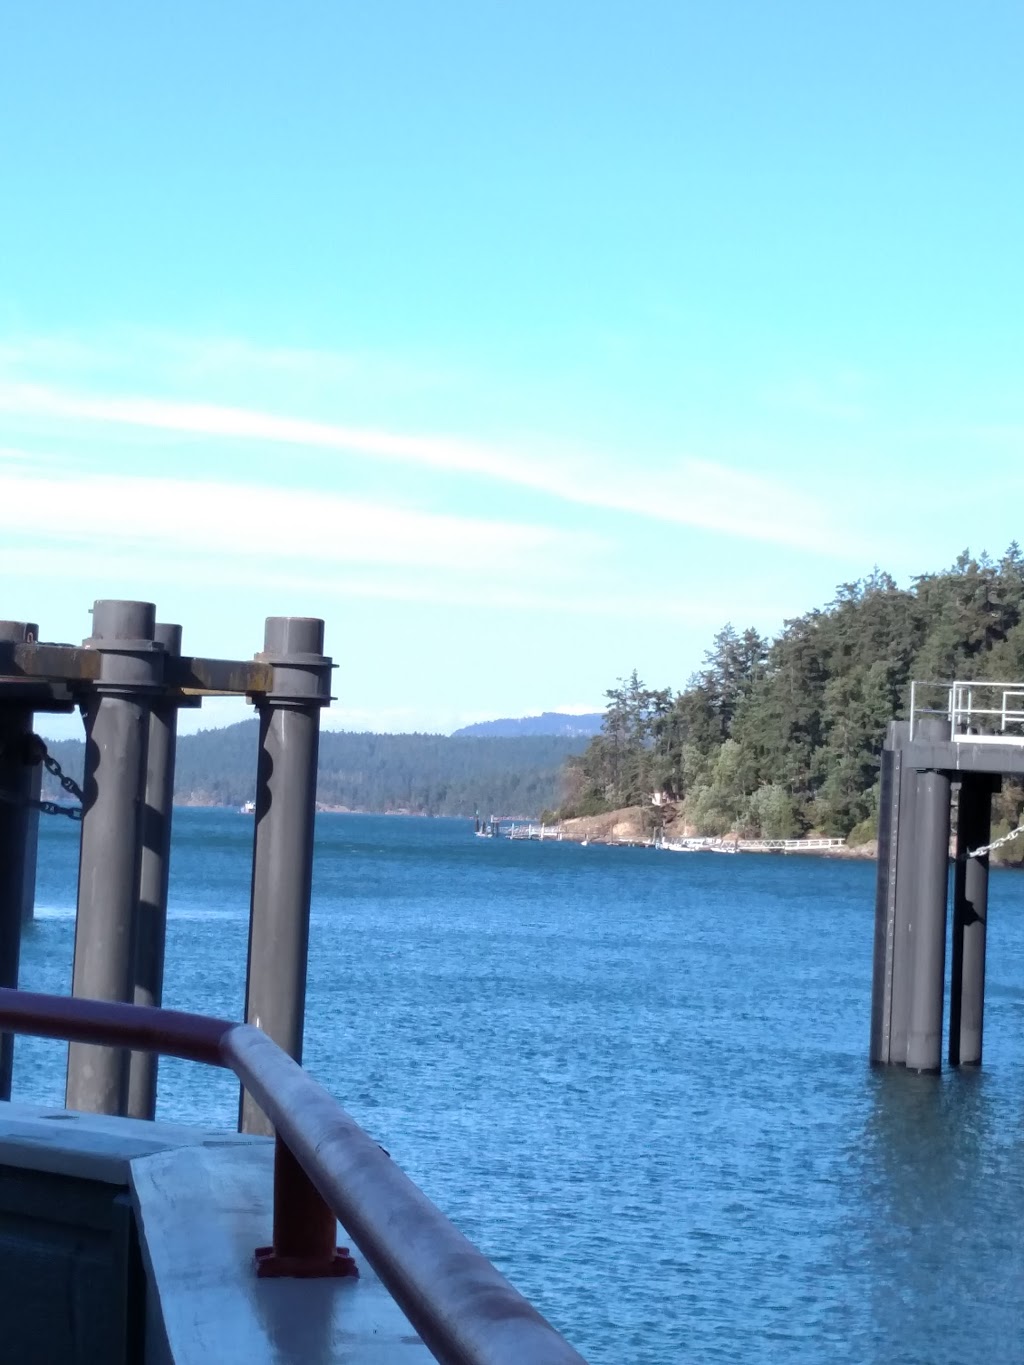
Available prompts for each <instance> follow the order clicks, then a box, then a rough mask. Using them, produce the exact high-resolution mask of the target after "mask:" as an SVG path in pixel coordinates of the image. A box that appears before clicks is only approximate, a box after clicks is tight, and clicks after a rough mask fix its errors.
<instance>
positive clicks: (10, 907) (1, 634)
mask: <svg viewBox="0 0 1024 1365" xmlns="http://www.w3.org/2000/svg"><path fill="white" fill-rule="evenodd" d="M37 638H38V630H37V628H36V626H35V625H33V624H30V623H29V622H27V621H0V640H3V641H4V642H5V643H8V642H14V643H15V644H20V643H21V642H22V641H25V640H35V639H37ZM31 734H32V711H31V709H30V708H29V707H28V706H26V705H23V704H21V703H15V704H9V703H7V704H0V986H17V984H18V965H19V960H20V957H21V924H22V919H23V916H24V907H25V897H26V886H27V863H28V858H27V854H28V847H29V841H30V838H31V826H32V812H30V811H29V809H28V806H27V804H26V802H27V801H28V800H30V799H31V796H32V788H33V773H34V772H35V771H36V769H35V768H33V767H32V766H30V763H29V761H28V757H29V756H28V743H29V739H30V737H31ZM33 869H34V864H33ZM32 884H33V890H34V888H35V878H34V877H33V879H32ZM13 1066H14V1035H13V1034H11V1033H5V1034H3V1035H0V1099H4V1100H9V1099H10V1098H11V1073H12V1069H13Z"/></svg>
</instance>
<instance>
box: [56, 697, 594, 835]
mask: <svg viewBox="0 0 1024 1365" xmlns="http://www.w3.org/2000/svg"><path fill="white" fill-rule="evenodd" d="M258 738H259V732H258V722H257V721H256V720H248V721H242V722H241V723H240V724H238V725H231V726H227V727H226V728H224V729H222V730H205V731H200V733H199V734H196V735H184V736H182V738H181V739H180V740H179V741H178V756H177V772H176V780H175V799H176V800H178V801H182V802H190V803H193V804H202V805H224V806H240V805H241V804H242V802H243V801H247V800H248V799H249V798H250V797H251V796H252V795H253V787H254V783H255V774H256V746H257V743H258ZM585 744H586V739H585V738H583V737H575V738H566V737H562V736H532V737H521V738H512V739H503V738H478V739H472V738H467V739H449V738H448V737H447V736H444V735H371V734H345V733H339V732H337V731H328V732H325V733H324V734H322V735H321V737H320V767H319V779H318V783H317V797H318V800H319V801H320V802H321V803H322V804H324V805H327V806H339V807H344V808H345V809H348V810H358V811H409V812H412V813H415V814H423V815H468V816H471V815H472V814H473V813H474V811H476V810H479V811H480V812H481V814H484V815H489V814H491V813H494V814H498V815H522V816H534V815H537V814H538V813H539V812H540V811H541V810H543V809H544V808H545V807H548V806H553V805H555V804H556V803H557V800H558V791H559V783H560V774H561V771H562V768H563V765H564V763H565V760H566V758H567V757H569V756H570V755H572V754H576V753H579V751H580V750H581V749H582V748H583V746H584V745H585ZM49 748H50V751H51V753H53V754H54V755H55V756H56V758H57V759H58V760H59V762H60V763H61V764H62V765H63V766H64V768H65V770H66V771H68V772H70V773H72V775H73V776H75V777H76V778H79V779H80V777H81V770H82V757H83V745H82V743H81V742H80V741H71V740H64V741H61V742H59V743H51V744H50V745H49ZM52 794H54V795H55V794H56V792H53V793H52Z"/></svg>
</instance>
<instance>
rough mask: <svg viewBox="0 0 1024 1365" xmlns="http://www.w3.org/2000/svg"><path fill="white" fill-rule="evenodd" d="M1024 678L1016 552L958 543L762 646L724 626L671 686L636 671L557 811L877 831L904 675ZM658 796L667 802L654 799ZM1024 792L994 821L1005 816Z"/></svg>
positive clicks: (773, 834)
mask: <svg viewBox="0 0 1024 1365" xmlns="http://www.w3.org/2000/svg"><path fill="white" fill-rule="evenodd" d="M953 678H959V679H964V680H967V679H972V678H993V679H1018V678H1019V679H1024V556H1022V554H1021V551H1020V549H1019V548H1018V546H1017V545H1016V543H1014V544H1013V545H1011V546H1010V548H1009V549H1008V550H1007V552H1006V554H1005V555H1004V556H1003V557H1002V558H1001V559H1000V560H999V561H993V560H992V559H990V558H989V557H988V556H987V555H985V554H982V555H981V556H979V557H978V558H974V557H973V556H972V555H971V554H970V553H969V552H968V551H964V553H963V554H962V555H960V557H959V558H958V559H957V561H956V563H955V564H954V565H953V566H952V567H951V568H950V569H947V570H945V571H943V572H941V573H933V574H923V575H921V576H920V577H918V578H916V579H914V580H913V582H912V583H911V585H910V587H908V588H901V587H898V586H897V584H896V583H895V581H894V580H893V579H892V578H891V577H890V576H889V575H888V574H886V573H882V572H879V571H877V570H876V571H875V572H874V573H872V574H871V575H870V576H869V577H868V578H865V579H863V580H861V581H860V582H857V583H845V584H843V585H842V586H840V587H839V588H838V589H837V591H836V597H835V600H834V601H833V602H831V603H830V604H829V605H828V606H827V607H826V608H824V609H822V610H815V611H811V612H808V613H807V614H806V615H805V616H801V617H798V618H797V619H795V620H792V621H787V622H786V623H785V626H784V628H783V630H782V632H781V634H780V635H779V636H778V637H777V638H776V639H774V640H765V639H762V638H761V636H759V635H758V633H757V631H755V630H745V631H743V632H742V633H740V632H738V631H736V630H735V629H734V628H733V627H732V626H731V625H726V626H725V627H723V629H722V630H720V631H719V632H718V634H717V635H716V636H715V639H714V644H713V645H712V647H711V649H710V650H709V651H708V652H707V654H706V655H705V659H704V667H703V668H702V669H701V670H700V672H698V673H697V674H696V675H695V676H694V677H692V678H691V679H690V681H689V683H688V684H687V686H686V687H685V689H684V690H683V691H681V692H676V693H674V692H672V691H671V690H670V689H667V688H666V689H652V688H649V687H647V686H646V685H645V684H644V683H643V682H642V681H641V680H640V679H639V678H638V677H637V675H636V673H635V672H634V673H633V675H632V676H631V677H630V678H629V679H627V680H625V681H622V682H620V684H619V686H618V687H616V688H613V689H611V690H610V691H609V692H608V693H606V695H607V697H608V707H607V711H606V714H605V720H604V727H603V730H602V732H601V734H600V735H598V736H597V737H596V738H595V739H594V740H592V741H591V743H590V745H589V746H588V747H587V749H586V750H585V751H584V752H583V753H582V754H580V755H579V756H577V757H573V758H571V759H570V760H569V761H568V763H567V766H566V772H565V778H564V783H565V785H564V791H563V795H564V799H563V804H562V813H563V814H566V815H568V814H596V813H599V812H601V811H605V810H611V809H616V808H618V807H621V806H629V805H636V804H641V805H643V806H645V808H646V809H647V811H648V818H649V820H650V821H651V822H652V823H657V822H659V821H660V820H662V819H664V816H665V812H666V811H671V812H672V813H674V814H676V815H680V816H681V817H682V818H683V820H684V821H685V823H687V824H689V825H691V826H693V827H694V828H695V829H696V830H697V831H699V832H701V833H707V834H724V833H726V832H729V831H733V830H736V831H739V832H741V833H746V834H755V835H756V834H761V835H764V836H765V837H770V838H780V837H789V836H793V835H798V834H802V833H805V832H807V831H809V830H812V829H813V830H818V831H821V832H822V833H826V834H830V835H850V834H851V832H852V833H853V834H854V837H855V838H863V837H866V836H867V835H868V833H873V832H874V824H875V820H876V817H877V799H878V756H879V752H880V750H881V746H882V741H883V739H884V736H885V729H886V724H887V722H888V721H889V720H890V719H892V718H893V717H899V716H903V715H905V714H906V709H907V706H908V704H909V684H910V682H911V680H912V679H929V680H931V679H953ZM655 793H657V794H659V795H660V796H663V797H664V799H665V800H666V802H667V803H668V804H667V805H666V806H661V807H659V806H655V805H652V804H651V802H652V796H653V795H654V794H655ZM1020 806H1021V793H1020V789H1019V787H1017V786H1016V785H1014V784H1007V785H1006V788H1005V790H1004V793H1003V795H1002V797H1001V798H999V805H998V808H997V816H998V817H999V819H1000V820H1001V822H1002V824H1003V825H1006V824H1007V823H1008V822H1009V821H1010V820H1011V819H1012V820H1014V821H1015V819H1016V816H1017V813H1018V811H1019V809H1020Z"/></svg>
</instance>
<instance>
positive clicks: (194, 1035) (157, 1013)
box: [0, 987, 585, 1365]
mask: <svg viewBox="0 0 1024 1365" xmlns="http://www.w3.org/2000/svg"><path fill="white" fill-rule="evenodd" d="M0 1031H2V1032H7V1033H28V1034H34V1035H35V1036H37V1037H43V1038H63V1039H65V1040H67V1041H68V1042H76V1043H97V1044H100V1045H101V1046H108V1047H124V1048H130V1049H132V1050H133V1051H136V1052H160V1053H163V1054H164V1055H166V1056H171V1057H182V1058H184V1059H185V1060H186V1061H195V1062H203V1063H205V1064H207V1065H211V1066H223V1067H227V1068H229V1069H230V1070H232V1071H233V1072H234V1073H235V1075H236V1076H237V1077H238V1078H239V1080H240V1081H241V1082H242V1084H243V1085H244V1086H245V1088H246V1089H247V1090H248V1091H249V1093H250V1094H251V1095H252V1096H253V1098H254V1099H255V1100H256V1102H257V1104H259V1105H260V1107H261V1108H262V1109H263V1111H264V1113H266V1115H267V1117H268V1118H269V1119H270V1120H271V1122H272V1123H273V1124H274V1127H275V1130H276V1133H277V1144H278V1145H277V1152H278V1157H280V1156H281V1148H282V1145H283V1146H284V1147H285V1149H286V1151H287V1152H288V1153H290V1154H291V1156H292V1157H294V1159H295V1161H297V1162H298V1165H299V1166H300V1167H301V1169H302V1171H303V1172H304V1173H305V1176H306V1177H308V1179H309V1181H310V1182H312V1185H313V1186H315V1188H316V1190H317V1191H318V1192H319V1195H320V1196H321V1197H322V1199H323V1200H324V1201H325V1203H326V1206H327V1208H329V1209H330V1211H331V1215H332V1218H331V1223H332V1233H333V1219H334V1218H337V1219H340V1221H341V1222H342V1224H343V1225H344V1227H345V1230H346V1232H348V1233H349V1234H350V1236H351V1238H352V1240H353V1242H354V1243H355V1244H356V1246H357V1247H358V1248H359V1250H360V1251H361V1252H362V1254H363V1256H365V1258H366V1260H367V1261H368V1262H369V1264H370V1265H371V1266H372V1267H373V1269H374V1270H375V1271H376V1273H377V1274H378V1276H379V1277H380V1279H381V1281H382V1283H383V1284H384V1286H385V1287H386V1288H387V1289H388V1291H389V1292H390V1293H391V1295H392V1297H393V1298H394V1299H395V1301H396V1303H398V1305H399V1307H400V1308H401V1309H402V1310H403V1311H404V1313H405V1314H406V1316H407V1317H408V1319H409V1321H410V1322H411V1323H412V1325H413V1327H415V1329H416V1331H417V1332H418V1333H419V1334H420V1336H421V1337H422V1338H423V1341H424V1343H425V1344H426V1346H427V1348H428V1349H429V1350H430V1351H431V1353H432V1354H433V1355H434V1356H435V1358H436V1359H437V1360H439V1361H442V1362H443V1363H444V1365H527V1362H529V1365H585V1362H584V1360H583V1357H582V1356H581V1355H579V1353H578V1352H577V1351H576V1350H575V1349H574V1348H573V1347H572V1346H570V1345H569V1343H568V1342H567V1341H566V1340H565V1338H564V1337H563V1336H561V1334H560V1333H559V1332H557V1331H556V1330H555V1328H554V1327H552V1326H551V1324H550V1323H549V1322H548V1321H547V1320H546V1319H545V1318H543V1317H542V1316H541V1315H540V1313H538V1312H537V1310H536V1309H535V1308H534V1307H533V1306H532V1304H530V1303H528V1302H527V1300H526V1299H524V1298H523V1296H522V1295H521V1294H520V1293H519V1292H518V1290H516V1289H514V1288H513V1286H512V1285H511V1284H510V1283H509V1282H508V1280H506V1279H505V1277H504V1276H503V1275H502V1274H501V1273H500V1271H498V1270H497V1269H495V1267H494V1266H493V1265H492V1264H491V1263H490V1261H488V1260H487V1258H486V1257H485V1256H484V1255H483V1253H482V1252H480V1251H479V1250H478V1249H477V1248H476V1247H475V1246H473V1244H472V1243H471V1242H470V1241H468V1240H467V1239H466V1238H465V1237H464V1236H463V1235H462V1233H461V1232H459V1230H458V1229H457V1228H456V1227H455V1226H454V1225H453V1224H452V1223H451V1222H449V1220H448V1219H447V1218H446V1217H445V1215H444V1214H443V1213H442V1212H441V1211H440V1209H438V1208H437V1206H436V1205H435V1204H433V1203H431V1201H430V1200H429V1199H428V1198H427V1196H426V1195H425V1194H424V1193H423V1192H422V1191H421V1190H420V1189H419V1188H418V1187H417V1186H416V1185H414V1184H413V1182H412V1181H411V1180H410V1179H409V1177H408V1176H406V1175H405V1174H404V1172H403V1171H401V1170H400V1169H399V1167H398V1166H396V1165H395V1164H394V1162H392V1161H391V1159H390V1157H389V1156H388V1155H387V1154H386V1153H385V1152H384V1151H383V1150H382V1149H381V1148H380V1147H379V1146H378V1145H377V1143H376V1142H374V1140H373V1139H372V1138H371V1137H370V1136H369V1134H367V1133H366V1132H364V1131H363V1129H362V1128H360V1127H359V1125H358V1123H356V1121H355V1119H353V1118H352V1117H351V1115H349V1114H347V1113H346V1112H345V1110H344V1109H343V1108H342V1107H341V1105H340V1104H338V1102H337V1101H336V1100H335V1099H333V1098H332V1097H331V1095H329V1094H328V1092H327V1091H326V1090H324V1089H323V1087H322V1086H320V1085H319V1084H318V1083H317V1082H316V1081H314V1080H313V1078H312V1077H311V1076H310V1075H309V1074H308V1073H307V1072H305V1071H303V1069H302V1067H300V1066H299V1065H298V1064H297V1063H296V1062H294V1061H293V1060H292V1059H291V1057H289V1056H288V1055H287V1053H285V1052H284V1051H282V1049H281V1048H279V1047H278V1046H277V1044H276V1043H275V1042H274V1041H273V1040H272V1039H271V1038H269V1037H268V1036H267V1035H266V1034H265V1033H262V1032H260V1030H259V1029H256V1028H253V1027H252V1026H251V1025H250V1024H238V1023H232V1022H231V1021H230V1020H226V1019H215V1018H210V1017H208V1016H206V1015H200V1014H186V1013H183V1012H181V1011H178V1010H165V1009H158V1008H156V1007H153V1006H145V1005H129V1004H120V1003H116V1002H111V1001H102V1000H83V999H78V998H69V997H67V996H57V995H42V994H37V993H33V992H28V991H19V990H12V989H10V988H9V987H0ZM288 1165H289V1166H291V1165H294V1163H293V1162H291V1161H289V1162H288ZM282 1188H283V1182H282V1184H281V1185H278V1183H277V1180H276V1179H275V1208H274V1222H275V1240H276V1231H277V1226H278V1223H279V1221H281V1222H284V1221H285V1220H286V1215H287V1210H285V1209H279V1208H278V1207H277V1197H278V1196H280V1195H281V1191H282Z"/></svg>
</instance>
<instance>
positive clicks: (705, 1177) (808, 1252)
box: [15, 810, 1024, 1365]
mask: <svg viewBox="0 0 1024 1365" xmlns="http://www.w3.org/2000/svg"><path fill="white" fill-rule="evenodd" d="M175 821H176V840H175V865H174V873H173V876H172V885H171V914H170V922H169V926H168V939H167V979H166V989H165V1003H167V1004H168V1005H174V1006H177V1007H179V1008H184V1009H195V1010H202V1011H206V1012H210V1013H219V1014H227V1015H231V1016H234V1017H238V1016H239V1015H240V1013H241V1009H242V1001H243V990H244V987H243V981H244V972H245V954H246V933H247V924H246V921H247V913H248V878H249V870H250V857H251V839H252V823H251V821H249V820H246V819H244V818H243V817H241V816H239V815H236V814H234V813H231V812H216V811H195V810H183V811H179V812H177V813H176V816H175ZM44 823H45V830H44V843H43V845H42V848H41V856H40V885H39V893H38V902H39V906H40V909H39V911H38V914H37V919H36V922H35V923H34V925H33V926H32V927H31V929H30V930H29V931H28V933H27V937H26V940H25V944H24V950H23V968H22V983H23V985H25V986H26V987H28V988H31V989H39V990H51V991H60V992H67V991H68V989H69V985H70V974H71V953H72V943H73V931H74V922H73V918H72V904H73V899H74V883H75V871H76V857H77V851H76V837H77V835H76V830H75V829H74V828H73V827H72V826H70V825H69V824H67V823H65V822H63V821H57V820H51V821H48V822H44ZM992 880H993V885H992V893H991V901H992V917H991V925H990V934H989V981H988V991H987V1014H986V1037H985V1049H986V1051H985V1062H986V1064H985V1068H984V1070H983V1072H981V1073H980V1074H976V1075H968V1074H965V1075H954V1074H948V1075H944V1076H943V1077H942V1078H934V1077H916V1076H908V1075H905V1074H898V1073H891V1074H876V1073H873V1072H872V1071H871V1070H870V1069H869V1067H868V1066H867V1064H866V1060H865V1059H866V1052H867V1038H868V1011H869V999H870V982H871V935H872V913H873V910H872V906H873V882H874V866H873V865H872V864H867V863H841V862H825V861H818V860H814V859H810V858H807V859H773V858H770V857H755V856H743V857H737V858H722V857H716V856H714V855H708V854H701V855H696V854H695V855H672V854H656V853H651V852H647V851H645V850H632V849H621V850H620V849H604V848H597V847H590V848H579V847H576V846H572V845H563V844H545V845H539V844H519V843H517V844H512V843H508V842H506V841H489V840H480V839H474V838H473V837H472V833H471V829H470V826H469V824H468V823H467V822H457V821H447V820H416V819H398V818H395V819H388V818H377V817H371V816H344V815H324V816H321V817H319V823H318V827H317V854H316V868H315V875H314V887H315V890H314V907H313V918H312V925H311V945H310V957H311V960H310V974H309V998H308V1016H307V1028H306V1058H305V1060H306V1064H307V1066H308V1067H309V1068H310V1069H311V1070H312V1071H313V1072H314V1073H315V1074H316V1075H317V1076H318V1077H319V1078H320V1079H321V1080H322V1081H323V1082H324V1083H325V1084H326V1085H327V1086H328V1087H329V1088H330V1090H331V1091H332V1092H333V1093H334V1094H336V1095H337V1096H338V1097H339V1099H341V1100H342V1102H343V1103H344V1104H345V1105H346V1107H347V1108H348V1109H349V1110H351V1112H352V1113H353V1114H354V1115H355V1116H356V1117H357V1118H358V1119H359V1120H360V1121H361V1122H362V1123H363V1125H364V1126H365V1127H366V1128H367V1129H368V1130H369V1131H370V1132H371V1133H373V1134H374V1135H375V1136H376V1137H377V1138H378V1139H379V1140H380V1141H381V1142H383V1143H384V1145H385V1146H386V1147H387V1148H388V1150H389V1151H390V1152H391V1153H392V1155H393V1156H394V1158H395V1159H396V1160H397V1161H398V1162H399V1163H400V1164H401V1165H402V1166H403V1167H404V1168H405V1169H406V1170H407V1171H408V1172H409V1173H410V1174H411V1175H412V1176H413V1178H414V1179H415V1180H416V1181H417V1182H419V1183H420V1184H421V1185H422V1186H423V1187H424V1188H425V1189H426V1190H427V1192H428V1193H429V1194H430V1195H431V1197H432V1198H433V1199H434V1200H435V1201H436V1202H437V1203H438V1204H439V1205H440V1206H441V1207H442V1208H443V1209H444V1210H445V1211H446V1212H447V1213H448V1214H449V1215H450V1216H451V1217H452V1218H453V1219H454V1221H455V1222H456V1223H457V1224H458V1225H459V1226H460V1227H461V1228H462V1229H463V1230H464V1231H465V1232H466V1233H467V1234H468V1235H469V1236H470V1237H472V1238H473V1240H474V1241H476V1242H477V1243H478V1244H479V1245H480V1246H481V1247H483V1248H484V1250H485V1251H486V1252H487V1253H488V1254H489V1255H490V1256H491V1257H492V1259H494V1260H495V1261H496V1262H497V1263H498V1264H499V1265H500V1266H501V1267H502V1269H503V1270H505V1272H506V1273H507V1274H508V1275H509V1276H510V1278H511V1279H512V1280H513V1281H514V1282H515V1283H516V1284H517V1285H518V1287H519V1288H520V1289H522V1290H523V1292H524V1293H526V1294H527V1295H528V1297H529V1298H531V1299H532V1300H533V1301H534V1302H535V1303H536V1304H537V1305H538V1307H540V1308H541V1310H542V1311H543V1312H544V1313H545V1314H546V1315H547V1316H548V1317H549V1318H551V1319H552V1321H554V1322H555V1323H556V1324H557V1325H558V1326H559V1327H561V1328H562V1329H563V1330H564V1331H565V1332H566V1334H567V1335H568V1336H569V1337H570V1339H571V1340H572V1341H573V1342H574V1343H575V1344H576V1345H577V1346H578V1347H579V1349H580V1350H581V1351H582V1352H583V1354H584V1355H586V1356H587V1357H588V1359H589V1360H590V1361H591V1362H593V1365H623V1363H624V1362H627V1361H629V1362H638V1363H640V1365H674V1362H677V1361H682V1360H684V1359H691V1360H700V1361H716V1360H719V1361H737V1360H744V1361H785V1360H800V1361H819V1360H820V1361H824V1360H829V1361H831V1360H850V1361H880V1362H881V1361H885V1362H922V1365H925V1363H927V1365H943V1363H944V1362H950V1363H951V1365H952V1362H957V1363H958V1365H959V1362H963V1361H967V1360H979V1359H988V1360H992V1361H1010V1360H1024V1344H1022V1343H1024V1309H1022V1302H1024V1246H1022V1239H1021V1237H1020V1227H1021V1225H1022V1223H1024V1037H1022V1029H1021V1023H1022V1020H1024V878H1022V877H1020V876H1018V875H1015V874H1011V873H996V874H994V875H993V879H992ZM64 1055H65V1049H64V1047H63V1045H58V1044H51V1043H45V1042H39V1041H36V1040H32V1039H19V1040H18V1044H17V1052H16V1059H15V1096H16V1098H23V1099H32V1100H46V1101H52V1102H58V1103H59V1102H61V1101H62V1099H63V1064H64ZM235 1106H236V1094H235V1089H234V1086H233V1084H232V1083H231V1082H229V1080H228V1078H227V1077H225V1076H223V1075H220V1074H219V1073H214V1072H211V1071H208V1070H206V1069H204V1068H201V1067H197V1066H190V1065H188V1064H186V1063H175V1062H164V1063H162V1064H161V1088H160V1114H161V1116H162V1117H167V1118H175V1119H195V1120H201V1121H203V1122H209V1121H216V1122H220V1123H223V1124H226V1125H232V1124H233V1123H234V1119H235ZM524 1365H526V1363H525V1362H524Z"/></svg>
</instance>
